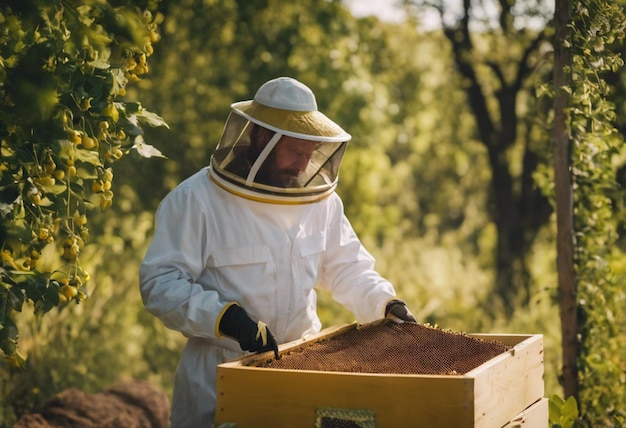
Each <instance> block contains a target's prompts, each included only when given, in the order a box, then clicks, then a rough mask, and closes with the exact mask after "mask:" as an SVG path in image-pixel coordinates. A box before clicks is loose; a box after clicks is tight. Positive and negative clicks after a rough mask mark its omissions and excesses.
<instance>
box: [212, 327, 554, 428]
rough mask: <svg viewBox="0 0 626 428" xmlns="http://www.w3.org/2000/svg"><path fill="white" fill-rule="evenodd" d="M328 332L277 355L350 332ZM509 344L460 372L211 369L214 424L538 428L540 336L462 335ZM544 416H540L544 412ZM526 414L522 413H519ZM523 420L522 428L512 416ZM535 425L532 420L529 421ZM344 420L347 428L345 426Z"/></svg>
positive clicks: (261, 359) (542, 422) (254, 362)
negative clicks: (214, 394)
mask: <svg viewBox="0 0 626 428" xmlns="http://www.w3.org/2000/svg"><path fill="white" fill-rule="evenodd" d="M357 327H358V325H357V324H356V323H355V324H350V325H344V326H338V327H331V328H328V329H325V330H323V331H322V332H320V333H319V334H318V335H315V336H313V337H309V338H305V339H303V340H299V341H295V342H291V343H289V344H285V345H281V346H280V348H279V351H280V354H281V355H287V354H289V353H291V352H293V351H294V350H298V349H301V348H303V347H309V346H312V345H313V344H315V343H317V342H320V341H323V340H326V339H329V338H331V337H334V336H337V335H342V334H346V333H347V332H349V331H351V330H353V329H355V328H357ZM469 336H471V337H475V338H478V339H485V340H496V341H499V342H501V343H503V344H505V345H508V346H510V347H511V348H510V350H508V351H506V352H504V353H502V354H500V355H497V356H496V357H494V358H492V359H490V360H488V361H487V362H485V363H483V364H481V365H479V366H478V367H476V368H475V369H473V370H471V371H469V372H467V373H465V374H463V375H449V374H447V375H419V374H411V375H406V374H404V375H399V374H381V373H346V372H329V371H315V370H285V369H280V370H279V369H272V368H266V367H260V366H262V365H263V364H264V363H266V362H267V361H269V360H271V359H272V358H273V355H272V353H263V354H256V355H250V356H246V357H243V358H241V359H239V360H236V361H232V362H228V363H224V364H221V365H219V366H218V368H217V374H218V376H217V379H218V380H217V409H216V416H215V425H216V426H219V425H220V424H224V423H234V424H235V426H236V427H237V428H246V427H255V428H258V427H273V428H277V427H289V428H292V427H316V428H318V427H322V428H335V427H337V428H338V427H346V426H349V427H360V428H375V427H376V428H387V427H393V428H400V427H407V428H415V427H437V428H439V427H454V428H465V427H467V428H469V427H473V428H501V427H505V426H506V427H513V426H524V427H525V428H526V427H528V428H535V427H537V428H544V427H545V426H547V424H548V420H547V413H546V412H545V409H547V405H546V403H545V400H542V398H543V395H544V383H543V336H542V335H523V334H514V335H494V334H470V335H469ZM544 414H545V415H544ZM524 415H526V416H524ZM521 417H524V418H525V419H524V420H525V421H527V422H528V421H530V422H528V423H524V424H517V423H516V422H515V420H516V418H517V419H519V418H521ZM536 421H539V422H536ZM345 423H347V424H345Z"/></svg>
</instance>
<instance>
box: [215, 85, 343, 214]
mask: <svg viewBox="0 0 626 428" xmlns="http://www.w3.org/2000/svg"><path fill="white" fill-rule="evenodd" d="M231 107H232V112H231V114H230V115H229V117H228V119H227V121H226V125H225V126H224V131H223V133H222V138H221V139H220V142H219V144H218V146H217V149H216V150H215V153H214V154H213V156H212V157H211V169H210V173H211V178H212V179H213V181H214V182H216V183H217V184H218V185H219V186H220V187H222V188H224V189H226V190H228V191H229V192H231V193H234V194H236V195H238V196H242V197H245V198H248V199H253V200H258V201H263V202H272V203H284V204H301V203H309V202H315V201H317V200H320V199H322V198H325V197H326V196H328V195H330V194H331V193H332V192H333V191H334V190H335V188H336V186H337V179H338V173H339V166H340V164H341V160H342V158H343V155H344V153H345V150H346V147H347V143H348V141H349V140H350V138H351V137H350V135H349V134H347V133H346V132H345V131H344V130H343V129H341V127H339V126H338V125H337V124H336V123H334V122H333V121H331V120H330V119H329V118H328V117H326V116H325V115H324V114H322V113H321V112H319V111H318V110H317V103H316V101H315V96H314V95H313V93H312V92H311V90H310V89H309V88H308V87H306V86H305V85H303V84H302V83H300V82H298V81H297V80H294V79H291V78H285V77H283V78H278V79H274V80H270V81H269V82H267V83H265V84H264V85H263V86H261V88H260V89H259V90H258V91H257V93H256V95H255V97H254V100H251V101H243V102H239V103H235V104H233V105H232V106H231Z"/></svg>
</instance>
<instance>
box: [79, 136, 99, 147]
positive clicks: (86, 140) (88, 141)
mask: <svg viewBox="0 0 626 428" xmlns="http://www.w3.org/2000/svg"><path fill="white" fill-rule="evenodd" d="M82 141H83V147H84V148H86V149H87V150H91V149H93V148H94V147H96V141H95V140H94V139H93V138H91V137H90V136H88V135H87V134H83V139H82Z"/></svg>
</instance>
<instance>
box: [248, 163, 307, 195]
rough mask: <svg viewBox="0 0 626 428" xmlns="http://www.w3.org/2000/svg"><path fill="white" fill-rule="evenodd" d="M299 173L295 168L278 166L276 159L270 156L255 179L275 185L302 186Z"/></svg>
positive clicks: (285, 186) (261, 182) (258, 181)
mask: <svg viewBox="0 0 626 428" xmlns="http://www.w3.org/2000/svg"><path fill="white" fill-rule="evenodd" d="M299 175H300V173H299V172H298V170H297V169H295V168H283V169H278V168H276V165H275V162H274V159H270V158H268V159H267V160H266V161H265V162H264V163H263V166H261V168H259V172H257V175H256V177H255V178H254V181H256V182H257V183H260V184H265V185H268V186H273V187H284V188H290V187H300V183H299V182H298V176H299Z"/></svg>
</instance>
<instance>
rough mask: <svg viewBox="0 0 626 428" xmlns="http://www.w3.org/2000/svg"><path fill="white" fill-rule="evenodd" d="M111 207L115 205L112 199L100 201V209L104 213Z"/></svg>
mask: <svg viewBox="0 0 626 428" xmlns="http://www.w3.org/2000/svg"><path fill="white" fill-rule="evenodd" d="M111 205H113V201H112V200H111V199H106V198H101V199H100V209H101V210H102V211H104V210H106V209H107V208H109V207H110V206H111Z"/></svg>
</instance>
